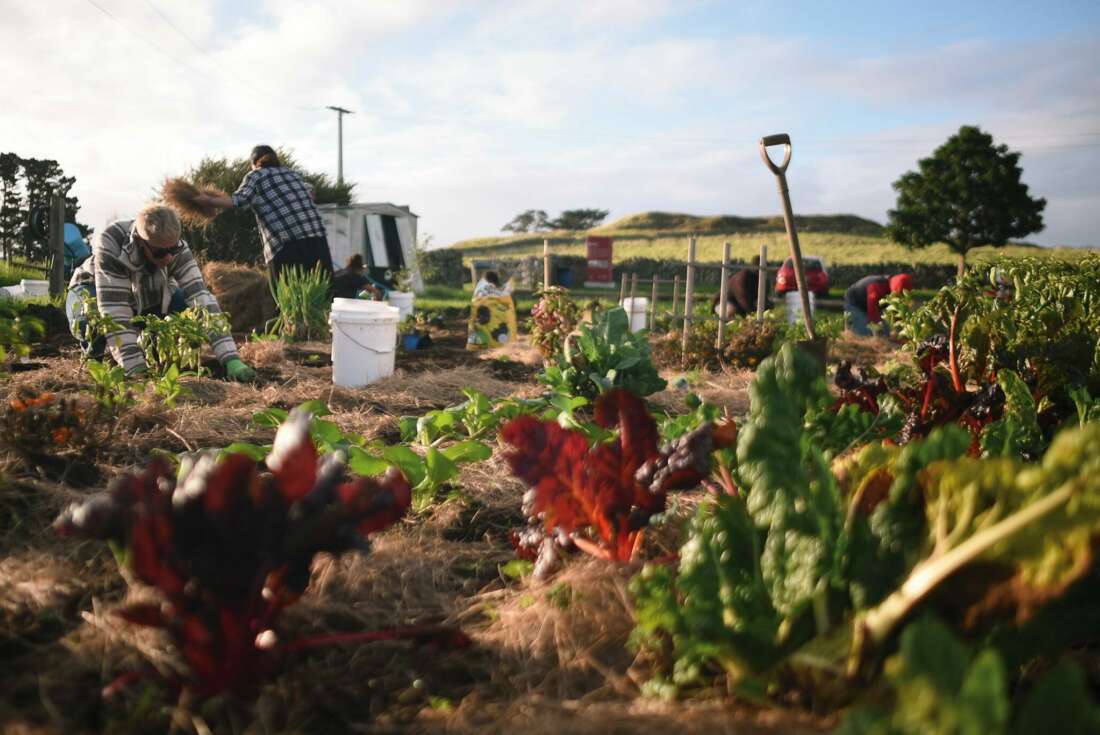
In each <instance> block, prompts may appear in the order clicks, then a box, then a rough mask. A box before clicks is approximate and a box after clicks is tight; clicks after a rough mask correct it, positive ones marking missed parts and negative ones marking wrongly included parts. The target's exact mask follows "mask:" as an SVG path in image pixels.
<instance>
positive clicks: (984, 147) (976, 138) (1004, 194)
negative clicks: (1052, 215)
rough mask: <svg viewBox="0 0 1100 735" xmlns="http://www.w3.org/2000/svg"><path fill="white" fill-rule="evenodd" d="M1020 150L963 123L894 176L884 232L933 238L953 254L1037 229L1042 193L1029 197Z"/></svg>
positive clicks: (905, 238) (900, 238)
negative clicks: (913, 167)
mask: <svg viewBox="0 0 1100 735" xmlns="http://www.w3.org/2000/svg"><path fill="white" fill-rule="evenodd" d="M1019 161H1020V154H1019V153H1017V152H1012V151H1009V150H1008V146H1005V145H1003V144H1002V145H994V144H993V136H991V135H989V134H987V133H983V132H982V131H981V129H980V128H977V127H973V126H969V125H964V126H963V127H961V128H959V132H958V133H956V134H955V135H953V136H951V137H950V138H948V139H947V142H946V143H944V144H943V145H941V146H940V147H939V148H937V149H936V150H935V151H934V152H933V153H932V155H931V157H929V158H923V159H921V160H920V161H919V162H918V166H919V171H908V172H906V173H904V174H902V176H901V178H899V179H898V180H897V181H895V182H894V190H895V191H897V193H898V201H897V209H891V210H890V212H889V216H890V221H889V223H888V224H887V233H888V234H889V235H890V236H891V237H892V238H893V239H894V240H896V241H897V242H900V243H901V244H903V245H905V246H906V247H908V248H923V247H927V246H929V245H932V244H934V243H937V242H943V243H947V246H948V247H949V248H951V250H952V251H953V252H955V253H957V254H958V256H959V275H962V273H963V271H964V270H965V269H966V254H967V252H969V251H970V250H971V249H972V248H976V247H978V246H981V245H992V246H994V247H1001V246H1003V245H1005V244H1006V243H1007V242H1008V239H1009V238H1010V237H1016V238H1019V237H1025V236H1027V235H1030V234H1032V233H1034V232H1039V231H1040V230H1042V229H1043V215H1042V212H1043V208H1044V207H1046V199H1041V198H1040V199H1033V198H1032V197H1031V196H1030V195H1029V194H1028V188H1027V184H1024V183H1022V182H1021V181H1020V174H1021V173H1022V169H1021V168H1020V166H1019Z"/></svg>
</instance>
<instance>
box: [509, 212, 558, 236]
mask: <svg viewBox="0 0 1100 735" xmlns="http://www.w3.org/2000/svg"><path fill="white" fill-rule="evenodd" d="M549 222H550V218H549V217H548V216H547V215H546V210H543V209H528V210H526V211H524V212H520V213H519V214H517V215H516V216H515V217H513V218H512V221H511V222H509V223H508V224H506V225H504V227H501V228H500V229H501V231H502V232H515V233H520V232H538V231H539V230H545V229H547V228H548V225H549Z"/></svg>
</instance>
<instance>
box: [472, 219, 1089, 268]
mask: <svg viewBox="0 0 1100 735" xmlns="http://www.w3.org/2000/svg"><path fill="white" fill-rule="evenodd" d="M797 219H799V220H801V221H802V222H803V227H802V228H800V229H799V233H798V238H799V242H800V244H801V246H802V252H803V253H804V254H806V255H817V256H821V257H823V258H825V260H826V262H827V263H853V264H855V263H882V262H901V263H949V264H954V263H956V262H957V261H958V258H957V256H956V255H955V254H954V253H952V252H951V251H950V250H948V248H947V246H946V245H935V246H932V247H930V248H925V249H923V250H907V249H906V248H905V247H903V246H901V245H899V244H897V243H895V242H893V241H892V240H890V239H889V238H887V237H885V236H883V235H881V234H867V233H869V232H872V231H874V228H875V223H873V222H869V221H868V220H862V219H860V218H858V217H851V216H846V215H821V216H807V217H804V218H803V217H800V218H797ZM744 221H746V222H748V223H749V224H748V225H743V226H742V225H741V222H742V220H741V219H740V218H732V217H707V218H701V217H698V218H692V217H690V216H688V215H669V214H666V213H659V212H648V213H643V214H640V215H632V216H631V217H627V218H624V219H622V220H619V221H617V222H614V223H611V224H610V225H607V226H606V227H602V228H597V229H594V230H591V231H590V232H577V233H573V232H546V233H542V232H538V233H531V234H521V235H513V236H507V237H483V238H476V239H472V240H463V241H461V242H457V243H455V244H453V245H451V247H452V248H454V249H457V250H461V251H462V253H463V256H464V257H465V258H467V260H468V259H469V258H487V257H488V258H496V257H520V256H527V255H541V254H542V242H543V239H544V238H546V239H548V240H549V241H550V248H551V251H552V252H553V253H554V254H556V255H582V256H583V255H584V254H585V244H584V241H585V237H586V236H587V235H588V234H593V235H606V236H610V237H613V238H614V239H615V260H616V261H617V262H622V261H623V260H626V259H628V258H658V259H674V260H687V252H688V238H689V237H690V235H691V233H692V231H695V232H698V233H699V234H698V241H697V245H696V257H697V259H698V260H700V261H704V262H720V261H721V260H722V248H723V244H724V243H726V242H729V243H730V246H731V254H732V257H733V258H734V259H736V260H748V259H750V258H753V257H755V256H756V255H757V253H759V251H760V246H761V245H767V246H768V257H769V259H770V260H778V259H779V258H780V257H782V256H784V255H786V253H787V235H786V232H785V231H784V230H783V229H782V220H780V219H778V218H769V219H764V218H756V219H752V220H744ZM654 224H655V225H657V227H652V226H650V227H648V228H646V227H645V226H646V225H654ZM624 225H625V226H624ZM692 225H695V226H694V227H693V226H692ZM723 227H725V228H726V229H733V228H736V229H738V230H740V231H732V232H716V231H714V230H715V229H716V228H717V229H721V228H723ZM845 227H848V228H850V230H849V231H848V232H842V231H841V232H838V231H837V230H838V229H841V228H845ZM746 229H749V230H752V231H744V230H746ZM1092 252H1095V250H1093V249H1089V248H1041V247H1038V246H1034V245H1007V246H1005V247H1003V248H990V247H983V248H976V249H974V250H972V251H971V252H970V253H969V254H968V256H967V260H968V261H977V260H982V259H988V258H990V257H994V256H997V255H1009V256H1023V255H1033V256H1045V257H1053V258H1064V259H1067V260H1077V259H1079V258H1082V257H1084V256H1085V255H1087V254H1089V253H1092Z"/></svg>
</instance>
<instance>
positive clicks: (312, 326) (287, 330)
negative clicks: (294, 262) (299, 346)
mask: <svg viewBox="0 0 1100 735" xmlns="http://www.w3.org/2000/svg"><path fill="white" fill-rule="evenodd" d="M330 292H331V283H330V281H329V277H328V274H327V273H325V272H324V271H323V270H321V267H320V265H317V266H315V267H314V268H313V269H312V270H309V271H307V270H304V269H302V268H298V267H296V266H292V267H290V268H284V269H283V270H282V271H280V272H279V278H278V280H277V281H276V282H275V285H274V287H273V288H272V292H271V295H272V296H273V297H274V298H275V303H276V304H277V305H278V307H279V315H278V316H276V317H275V318H274V319H273V320H272V322H271V324H269V325H268V331H269V332H273V333H277V334H280V335H282V336H283V337H285V338H286V339H295V340H302V339H305V340H308V339H321V338H324V337H326V336H327V335H328V314H329V310H330V308H331V305H332V302H331V299H330Z"/></svg>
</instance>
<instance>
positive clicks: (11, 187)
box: [0, 153, 26, 263]
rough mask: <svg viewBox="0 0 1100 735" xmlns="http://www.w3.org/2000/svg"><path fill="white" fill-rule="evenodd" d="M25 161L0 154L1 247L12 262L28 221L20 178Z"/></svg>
mask: <svg viewBox="0 0 1100 735" xmlns="http://www.w3.org/2000/svg"><path fill="white" fill-rule="evenodd" d="M22 170H23V160H22V159H21V158H20V157H19V156H17V155H15V154H14V153H0V247H2V248H3V253H4V260H6V261H7V262H9V263H10V262H11V254H12V250H13V249H14V248H15V244H16V243H17V242H18V241H19V239H20V237H21V236H22V233H23V224H24V220H26V214H25V210H24V208H23V193H22V192H21V191H20V189H19V177H20V174H21V173H22Z"/></svg>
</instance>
